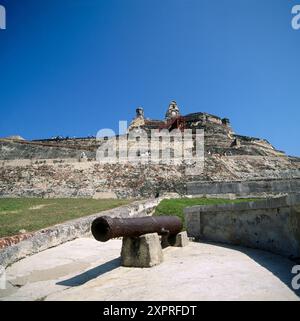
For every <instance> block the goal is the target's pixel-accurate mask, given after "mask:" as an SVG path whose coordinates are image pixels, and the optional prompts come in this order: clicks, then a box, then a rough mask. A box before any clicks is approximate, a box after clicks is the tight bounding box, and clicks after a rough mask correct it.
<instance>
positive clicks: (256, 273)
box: [0, 238, 300, 302]
mask: <svg viewBox="0 0 300 321" xmlns="http://www.w3.org/2000/svg"><path fill="white" fill-rule="evenodd" d="M121 243H122V241H121V240H110V241H109V242H105V243H100V242H97V241H96V240H94V239H91V238H79V239H76V240H74V241H71V242H67V243H65V244H62V245H60V246H58V247H55V248H51V249H48V250H46V251H44V252H40V253H37V254H35V255H33V256H31V257H27V258H25V259H24V260H21V261H19V262H17V263H15V264H13V265H11V266H9V267H8V268H7V269H6V279H7V289H6V290H0V300H1V301H2V300H3V301H20V300H21V301H26V300H27V301H28V300H32V301H38V300H46V301H52V300H62V301H66V300H67V301H69V300H79V301H86V300H95V301H108V302H109V301H127V300H129V301H145V300H147V301H157V300H165V301H169V300H172V301H190V300H191V301H193V300H213V301H214V300H216V301H219V300H221V301H222V300H225V301H228V300H275V301H277V300H284V301H286V300H298V301H299V296H300V293H298V296H297V293H295V292H293V290H292V289H291V270H292V267H293V265H295V263H294V262H292V261H290V260H288V259H286V258H284V257H282V256H279V255H275V254H272V253H268V252H265V251H261V250H254V249H248V248H242V247H235V246H228V245H227V246H220V245H216V244H206V243H198V242H191V243H190V244H189V246H188V247H185V248H184V249H179V248H174V247H170V248H168V249H167V250H166V251H164V263H163V264H160V265H157V266H155V267H154V268H152V269H149V268H148V269H134V268H126V267H123V266H120V264H121V262H120V261H121V260H120V259H119V257H120V248H121ZM298 292H299V291H298Z"/></svg>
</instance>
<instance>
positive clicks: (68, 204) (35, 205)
mask: <svg viewBox="0 0 300 321" xmlns="http://www.w3.org/2000/svg"><path fill="white" fill-rule="evenodd" d="M128 203H130V201H128V200H118V199H103V200H102V199H101V200H95V199H84V198H81V199H78V198H77V199H75V198H68V199H67V198H66V199H39V198H3V199H0V237H4V236H10V235H15V234H19V231H20V230H21V229H24V230H26V231H27V232H32V231H37V230H39V229H42V228H46V227H49V226H52V225H55V224H58V223H62V222H65V221H68V220H71V219H76V218H79V217H83V216H87V215H91V214H94V213H97V212H101V211H104V210H108V209H111V208H114V207H118V206H121V205H125V204H128Z"/></svg>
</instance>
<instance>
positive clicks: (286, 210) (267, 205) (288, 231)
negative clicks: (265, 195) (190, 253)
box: [184, 195, 300, 259]
mask: <svg viewBox="0 0 300 321" xmlns="http://www.w3.org/2000/svg"><path fill="white" fill-rule="evenodd" d="M184 212H185V217H186V224H187V231H188V235H189V236H192V237H195V238H198V239H200V240H207V241H213V242H221V243H228V244H234V245H243V246H248V247H252V248H258V249H263V250H267V251H270V252H273V253H276V254H281V255H284V256H286V257H289V258H293V259H299V258H300V196H299V195H292V196H287V197H280V198H274V199H267V200H261V201H254V202H241V203H237V204H223V205H203V206H193V207H190V208H186V209H185V210H184Z"/></svg>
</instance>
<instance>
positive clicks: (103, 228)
mask: <svg viewBox="0 0 300 321" xmlns="http://www.w3.org/2000/svg"><path fill="white" fill-rule="evenodd" d="M181 230H182V222H181V220H180V219H179V218H178V217H176V216H149V217H136V218H115V217H108V216H100V217H98V218H96V219H95V220H94V221H93V222H92V226H91V231H92V234H93V236H94V237H95V239H96V240H98V241H100V242H106V241H108V240H110V239H113V238H119V237H122V238H123V239H122V250H121V261H122V265H123V266H126V267H151V266H154V265H157V264H160V263H161V262H162V261H163V248H165V247H167V246H176V247H183V246H186V245H187V244H188V237H187V235H186V232H181Z"/></svg>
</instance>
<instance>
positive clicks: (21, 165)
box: [0, 101, 300, 198]
mask: <svg viewBox="0 0 300 321" xmlns="http://www.w3.org/2000/svg"><path fill="white" fill-rule="evenodd" d="M139 129H145V130H146V132H150V131H151V129H160V130H162V129H165V130H169V131H172V130H173V129H179V130H182V129H192V130H196V129H203V130H204V156H205V157H204V160H205V163H204V170H203V172H201V173H198V174H197V173H195V174H194V175H193V176H190V175H186V171H185V170H186V167H187V166H189V165H187V164H185V163H184V162H182V163H180V164H178V163H176V164H173V165H167V164H153V163H151V162H150V163H148V164H142V163H136V164H131V163H127V164H126V163H125V164H124V163H123V164H122V163H115V164H109V163H106V164H101V163H99V162H98V161H96V152H97V149H98V148H99V146H101V145H102V144H104V143H107V141H108V140H110V139H111V138H107V137H103V138H102V139H97V138H96V137H83V138H68V137H66V138H62V137H55V138H51V139H41V140H33V141H27V140H24V139H21V138H20V137H16V136H15V137H10V138H6V139H0V164H1V167H0V197H19V196H22V197H24V196H25V197H26V196H28V197H35V196H36V197H93V198H104V197H114V198H115V197H118V198H144V197H151V196H158V195H163V194H164V193H166V192H176V193H179V194H181V195H186V194H189V195H208V194H210V195H215V194H223V195H225V194H236V195H256V194H261V193H265V194H274V193H275V194H278V193H279V194H280V193H287V192H294V191H298V190H299V188H298V187H299V181H300V158H299V157H292V156H287V155H286V154H285V153H284V152H282V151H279V150H276V149H275V148H274V147H273V146H272V145H271V144H270V143H269V142H268V141H266V140H264V139H259V138H253V137H247V136H242V135H238V134H236V133H235V132H234V130H233V129H232V127H231V124H230V121H229V119H228V118H220V117H217V116H214V115H211V114H208V113H203V112H198V113H192V114H188V115H181V113H180V109H179V107H178V105H177V103H176V102H175V101H172V102H171V103H170V104H169V107H168V109H167V112H166V115H165V119H164V120H153V119H149V118H146V117H145V115H144V110H143V108H141V107H139V108H137V110H136V117H135V118H134V119H133V121H132V122H131V124H130V126H129V128H128V133H130V132H132V131H138V130H139ZM127 135H128V134H127ZM116 139H117V140H118V139H120V136H117V137H116ZM129 143H130V142H129Z"/></svg>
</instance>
